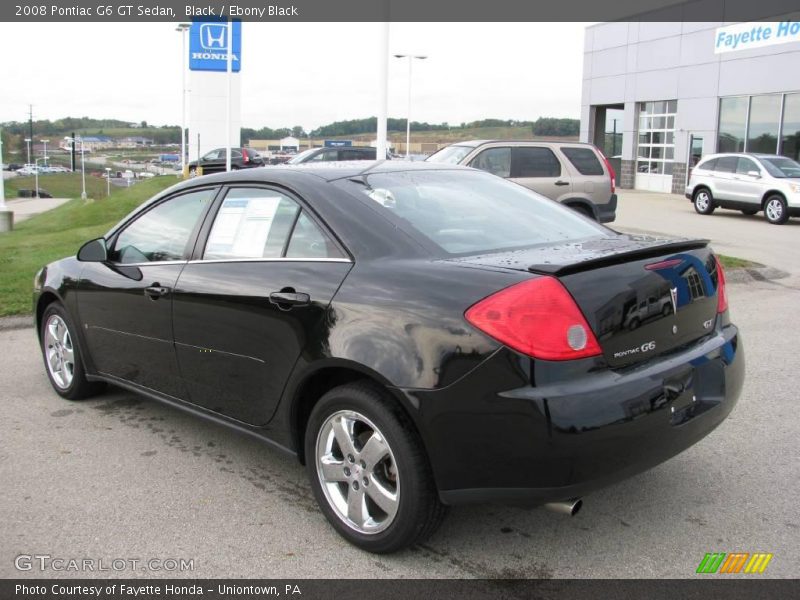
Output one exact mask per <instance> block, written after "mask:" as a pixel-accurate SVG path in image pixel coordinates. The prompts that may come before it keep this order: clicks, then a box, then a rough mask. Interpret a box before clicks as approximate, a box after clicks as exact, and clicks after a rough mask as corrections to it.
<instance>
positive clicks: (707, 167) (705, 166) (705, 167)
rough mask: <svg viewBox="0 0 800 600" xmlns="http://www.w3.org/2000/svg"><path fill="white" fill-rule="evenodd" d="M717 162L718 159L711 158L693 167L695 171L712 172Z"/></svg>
mask: <svg viewBox="0 0 800 600" xmlns="http://www.w3.org/2000/svg"><path fill="white" fill-rule="evenodd" d="M718 160H719V159H718V158H712V159H711V160H707V161H704V162H701V163H700V164H699V165H697V166H696V167H695V169H700V170H701V171H713V170H714V169H715V168H716V166H717V161H718Z"/></svg>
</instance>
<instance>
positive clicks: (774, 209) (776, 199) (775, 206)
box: [764, 194, 789, 225]
mask: <svg viewBox="0 0 800 600" xmlns="http://www.w3.org/2000/svg"><path fill="white" fill-rule="evenodd" d="M764 217H765V218H766V219H767V221H768V222H770V223H772V224H773V225H783V224H784V223H786V221H788V220H789V208H788V207H787V206H786V200H785V199H784V197H783V196H780V195H778V194H773V195H772V196H770V197H769V198H767V200H766V202H764Z"/></svg>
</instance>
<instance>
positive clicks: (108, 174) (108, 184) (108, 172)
mask: <svg viewBox="0 0 800 600" xmlns="http://www.w3.org/2000/svg"><path fill="white" fill-rule="evenodd" d="M110 195H111V167H106V196H110Z"/></svg>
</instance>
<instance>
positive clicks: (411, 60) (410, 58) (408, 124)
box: [394, 54, 428, 160]
mask: <svg viewBox="0 0 800 600" xmlns="http://www.w3.org/2000/svg"><path fill="white" fill-rule="evenodd" d="M394 57H395V58H407V59H408V113H407V114H406V160H409V159H410V151H411V65H412V64H413V63H414V59H415V58H416V59H418V60H425V59H426V58H428V57H427V56H424V55H418V54H395V55H394Z"/></svg>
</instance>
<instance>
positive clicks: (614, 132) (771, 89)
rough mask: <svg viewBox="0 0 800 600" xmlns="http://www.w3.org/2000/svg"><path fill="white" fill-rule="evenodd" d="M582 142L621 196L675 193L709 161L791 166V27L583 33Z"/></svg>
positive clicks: (768, 24)
mask: <svg viewBox="0 0 800 600" xmlns="http://www.w3.org/2000/svg"><path fill="white" fill-rule="evenodd" d="M581 140H582V141H587V142H592V143H594V144H595V145H597V146H598V147H600V148H601V149H603V151H604V152H605V154H606V155H607V156H609V157H612V162H614V163H615V166H616V167H617V180H618V182H617V183H618V185H619V187H621V188H635V189H642V190H652V191H663V192H673V193H681V194H682V193H683V189H684V186H685V184H686V181H687V178H688V175H689V172H690V171H691V168H692V166H693V165H694V164H696V163H697V161H698V160H699V159H700V158H701V157H702V156H704V155H707V154H712V153H715V152H742V151H744V152H763V153H770V154H783V155H785V156H788V157H791V158H793V159H795V160H798V158H800V156H799V155H800V20H796V19H795V20H790V19H787V18H784V19H781V18H772V19H770V20H769V21H764V22H757V23H723V22H718V23H713V22H707V23H706V22H703V23H691V22H683V23H681V22H611V23H601V24H598V25H594V26H591V27H588V28H587V29H586V35H585V41H584V62H583V89H582V95H581Z"/></svg>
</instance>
